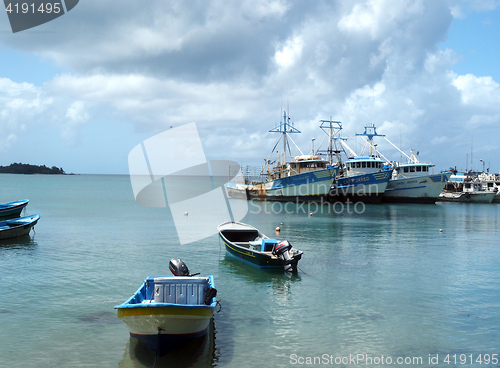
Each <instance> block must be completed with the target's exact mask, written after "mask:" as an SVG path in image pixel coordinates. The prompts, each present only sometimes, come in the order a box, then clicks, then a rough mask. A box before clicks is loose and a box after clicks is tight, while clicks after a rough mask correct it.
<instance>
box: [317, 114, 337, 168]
mask: <svg viewBox="0 0 500 368" xmlns="http://www.w3.org/2000/svg"><path fill="white" fill-rule="evenodd" d="M320 123H321V125H320V126H319V127H320V128H321V130H322V131H324V132H325V133H326V136H328V148H327V149H326V161H328V162H329V163H330V165H333V164H334V162H333V157H334V155H335V157H336V158H337V163H339V164H340V163H341V162H342V159H341V157H340V153H341V150H340V149H338V148H337V144H336V143H335V142H336V140H337V137H336V136H337V135H339V137H338V139H342V138H340V131H341V130H342V123H341V122H340V121H334V120H332V118H331V117H330V120H320ZM321 143H323V142H321ZM320 147H321V144H320ZM320 147H318V151H317V153H318V154H320V153H319V152H320V150H319V148H320ZM323 152H324V151H323Z"/></svg>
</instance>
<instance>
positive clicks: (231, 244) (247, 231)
mask: <svg viewBox="0 0 500 368" xmlns="http://www.w3.org/2000/svg"><path fill="white" fill-rule="evenodd" d="M217 230H218V231H219V236H220V238H221V239H222V241H223V242H224V244H225V246H226V250H227V251H228V253H229V254H231V255H233V256H235V257H238V258H240V259H242V260H244V261H246V262H249V263H251V264H253V265H255V266H258V267H263V268H276V267H283V268H284V269H285V271H288V272H293V271H296V270H297V262H298V261H299V260H300V259H301V258H302V254H303V253H304V252H302V251H300V250H297V249H292V245H291V244H290V243H289V242H288V241H287V240H284V241H281V242H278V241H277V240H276V239H269V238H268V237H267V236H265V235H264V234H262V233H261V232H260V231H259V230H257V229H256V228H254V227H253V226H251V225H247V224H243V223H241V222H231V221H228V222H224V223H222V224H220V225H219V226H218V227H217Z"/></svg>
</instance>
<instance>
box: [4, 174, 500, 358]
mask: <svg viewBox="0 0 500 368" xmlns="http://www.w3.org/2000/svg"><path fill="white" fill-rule="evenodd" d="M0 181H1V183H2V189H3V190H2V194H1V198H0V201H1V202H8V201H13V200H18V199H30V203H29V205H28V207H27V209H26V212H25V213H26V214H34V213H38V214H40V216H41V219H40V221H39V223H38V224H37V225H36V227H35V233H31V236H30V237H23V238H19V239H16V240H4V241H2V242H1V243H0V291H1V293H0V295H1V296H0V332H1V333H0V366H1V367H117V366H119V367H140V366H143V367H148V366H149V367H151V366H153V365H155V366H156V367H160V366H170V367H188V366H195V367H213V366H220V367H292V366H302V367H306V366H307V367H313V366H314V367H320V366H325V367H326V366H332V367H347V366H380V367H382V366H388V365H392V366H398V367H399V366H422V367H430V366H440V367H459V366H460V367H473V366H474V367H484V366H486V367H499V366H500V363H499V360H500V357H499V355H498V354H500V348H499V347H500V327H499V326H500V272H499V265H500V244H499V221H500V206H499V205H496V204H453V203H438V204H435V205H414V204H408V205H404V204H398V205H384V204H381V205H366V206H357V207H350V208H347V207H344V208H343V209H341V208H340V207H336V208H334V207H332V206H328V205H322V206H314V205H311V206H308V205H301V204H290V205H288V206H287V207H284V206H280V205H279V204H272V203H253V202H252V203H251V204H250V203H249V204H250V206H249V213H248V214H247V215H246V217H245V218H244V219H243V220H242V221H243V222H246V223H249V224H251V225H253V226H255V227H256V228H258V229H260V230H261V231H262V232H263V233H265V234H267V235H268V236H270V237H275V236H276V234H275V228H276V227H277V226H280V227H281V233H280V234H279V236H278V238H279V239H287V240H289V241H290V242H291V244H292V245H293V246H294V247H295V248H297V249H301V250H303V251H304V256H303V258H302V260H301V261H300V262H299V271H298V273H297V274H296V275H288V274H285V273H283V272H281V271H278V272H270V271H263V270H259V269H256V268H254V267H252V266H250V265H247V264H244V263H242V262H241V261H239V260H238V259H235V258H232V257H229V256H227V255H226V252H225V249H224V246H223V244H221V242H220V241H219V239H218V236H217V234H216V229H214V232H213V235H212V236H209V237H207V238H205V239H203V240H200V241H197V242H195V243H190V244H184V245H181V244H180V242H179V238H178V236H177V233H176V229H175V226H174V222H173V220H172V215H171V213H170V211H169V209H168V208H146V207H141V206H139V205H138V204H136V203H135V201H134V196H133V192H132V188H131V184H130V179H129V178H128V176H106V175H74V176H73V175H67V176H42V175H33V176H23V175H5V174H4V175H0ZM230 201H238V200H230ZM311 214H312V215H311ZM188 218H189V217H188ZM192 231H193V232H196V226H194V225H193V228H192ZM174 257H175V258H181V259H182V260H183V261H185V262H186V264H187V265H188V267H189V269H190V271H191V272H200V273H201V274H202V275H208V274H211V275H213V276H214V278H215V284H216V288H217V290H218V295H217V298H218V299H221V301H220V304H221V310H220V312H219V313H216V314H215V317H214V320H213V324H212V325H211V329H210V331H209V334H208V335H207V336H206V338H205V339H202V340H199V341H196V342H195V343H193V344H191V345H188V346H186V347H185V348H184V349H182V350H180V351H177V352H174V353H173V354H171V355H169V356H167V357H163V358H161V359H159V360H157V361H156V362H155V359H154V354H151V353H150V352H149V351H147V350H145V349H143V348H142V347H141V346H140V345H138V344H137V343H136V341H135V340H134V339H130V337H129V333H128V329H127V327H126V325H125V324H124V323H123V322H122V321H120V320H119V319H118V318H117V317H116V310H114V309H113V307H114V306H115V305H118V304H121V303H122V302H124V301H125V300H126V299H127V298H128V297H130V295H132V293H134V292H135V290H137V288H138V287H139V286H140V285H141V283H142V282H143V280H144V279H145V278H146V277H147V276H149V275H155V276H159V275H167V276H168V275H169V274H170V272H169V270H168V262H169V260H170V259H171V258H174ZM495 354H496V355H495ZM486 360H488V361H489V363H488V364H485V363H486ZM480 362H481V363H480Z"/></svg>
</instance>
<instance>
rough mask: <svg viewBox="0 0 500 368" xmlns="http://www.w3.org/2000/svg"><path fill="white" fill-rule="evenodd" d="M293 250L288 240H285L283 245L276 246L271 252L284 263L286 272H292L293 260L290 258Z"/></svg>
mask: <svg viewBox="0 0 500 368" xmlns="http://www.w3.org/2000/svg"><path fill="white" fill-rule="evenodd" d="M291 249H292V245H291V244H290V243H289V242H288V240H283V241H282V242H281V243H278V244H275V245H274V247H273V250H272V251H271V252H272V253H273V255H275V256H276V257H278V259H279V260H280V261H281V262H282V263H283V265H284V267H285V271H286V272H292V271H293V269H292V259H291V258H290V253H289V251H290V250H291Z"/></svg>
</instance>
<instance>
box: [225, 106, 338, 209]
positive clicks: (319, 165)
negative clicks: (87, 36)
mask: <svg viewBox="0 0 500 368" xmlns="http://www.w3.org/2000/svg"><path fill="white" fill-rule="evenodd" d="M289 119H290V118H287V116H286V112H285V113H284V114H283V122H282V123H280V124H279V126H278V127H276V128H275V129H271V130H270V132H275V133H281V137H280V139H279V140H278V142H277V143H276V146H275V148H276V147H277V145H278V143H279V141H280V140H283V151H282V152H281V153H279V152H277V154H278V157H277V164H276V165H275V166H272V165H273V164H274V162H276V161H273V162H271V160H270V158H271V155H272V154H273V153H274V149H273V151H272V152H271V155H270V156H269V158H268V159H267V160H266V164H265V166H264V167H263V168H262V170H261V171H260V174H259V175H258V177H257V179H256V180H253V181H252V182H250V183H248V184H239V185H235V186H233V187H228V195H229V196H231V197H233V198H247V199H256V200H261V201H281V202H295V201H301V202H306V201H321V200H323V199H324V198H325V196H326V195H327V194H328V192H329V190H330V187H331V185H332V183H333V180H334V178H335V175H336V173H337V167H333V166H331V165H330V164H329V163H328V162H326V161H325V160H323V159H322V158H321V157H319V156H316V155H314V154H311V155H304V154H303V153H302V151H300V149H299V148H298V147H296V148H297V149H298V151H299V152H300V155H298V156H295V157H293V156H291V154H290V157H289V158H287V152H291V148H290V144H289V142H288V141H289V140H290V141H292V143H293V140H292V139H291V138H290V137H289V134H291V133H300V131H299V130H298V129H296V128H295V127H293V126H292V125H291V124H290V122H289Z"/></svg>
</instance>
